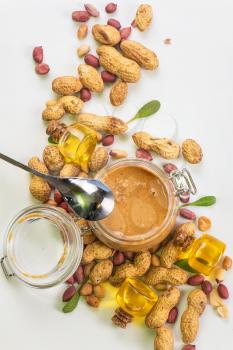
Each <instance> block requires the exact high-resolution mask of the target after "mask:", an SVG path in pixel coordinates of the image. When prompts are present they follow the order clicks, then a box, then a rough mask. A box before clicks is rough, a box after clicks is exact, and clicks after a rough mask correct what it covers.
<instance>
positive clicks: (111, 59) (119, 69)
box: [96, 45, 140, 83]
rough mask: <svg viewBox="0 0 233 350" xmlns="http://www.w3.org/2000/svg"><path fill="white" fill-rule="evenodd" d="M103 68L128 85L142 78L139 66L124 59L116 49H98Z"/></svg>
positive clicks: (106, 47) (102, 47) (105, 46)
mask: <svg viewBox="0 0 233 350" xmlns="http://www.w3.org/2000/svg"><path fill="white" fill-rule="evenodd" d="M96 52H97V54H98V55H99V61H100V64H101V66H103V67H104V69H106V70H107V71H108V72H110V73H112V74H115V75H116V76H117V77H118V78H120V79H121V80H123V81H125V82H126V83H136V82H137V81H138V80H139V78H140V67H139V65H138V64H137V63H136V62H135V61H133V60H131V59H129V58H126V57H124V56H123V55H122V54H121V53H120V52H118V51H117V50H116V49H115V48H114V47H111V46H107V45H103V46H100V47H98V48H97V49H96Z"/></svg>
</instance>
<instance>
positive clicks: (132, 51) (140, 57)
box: [120, 40, 159, 70]
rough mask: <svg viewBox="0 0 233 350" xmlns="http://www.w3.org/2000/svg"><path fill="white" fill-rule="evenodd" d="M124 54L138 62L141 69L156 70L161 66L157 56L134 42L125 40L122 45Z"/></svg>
mask: <svg viewBox="0 0 233 350" xmlns="http://www.w3.org/2000/svg"><path fill="white" fill-rule="evenodd" d="M120 47H121V50H122V51H123V54H124V55H125V56H126V57H128V58H131V59H132V60H134V61H136V62H137V63H138V64H139V66H140V67H142V68H145V69H148V70H154V69H156V68H158V66H159V60H158V58H157V56H156V54H155V53H154V52H153V51H152V50H150V49H148V48H146V47H145V46H144V45H142V44H140V43H138V42H137V41H133V40H123V41H122V42H121V44H120Z"/></svg>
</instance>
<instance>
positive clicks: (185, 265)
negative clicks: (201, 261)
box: [175, 259, 197, 273]
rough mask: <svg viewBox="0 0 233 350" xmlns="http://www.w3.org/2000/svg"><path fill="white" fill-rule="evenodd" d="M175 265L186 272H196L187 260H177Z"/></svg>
mask: <svg viewBox="0 0 233 350" xmlns="http://www.w3.org/2000/svg"><path fill="white" fill-rule="evenodd" d="M175 265H176V266H179V267H180V268H181V269H183V270H186V271H188V272H192V273H196V272H197V271H196V270H194V269H193V268H192V267H191V266H189V264H188V260H187V259H184V260H179V261H177V262H176V263H175Z"/></svg>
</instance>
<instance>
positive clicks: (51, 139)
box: [48, 136, 58, 145]
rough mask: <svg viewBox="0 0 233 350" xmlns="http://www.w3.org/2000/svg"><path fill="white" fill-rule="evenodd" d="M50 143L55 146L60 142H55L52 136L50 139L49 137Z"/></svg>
mask: <svg viewBox="0 0 233 350" xmlns="http://www.w3.org/2000/svg"><path fill="white" fill-rule="evenodd" d="M48 142H49V143H53V144H55V145H57V144H58V142H56V141H54V139H53V138H52V136H49V137H48Z"/></svg>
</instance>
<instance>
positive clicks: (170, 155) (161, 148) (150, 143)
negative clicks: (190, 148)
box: [132, 131, 180, 159]
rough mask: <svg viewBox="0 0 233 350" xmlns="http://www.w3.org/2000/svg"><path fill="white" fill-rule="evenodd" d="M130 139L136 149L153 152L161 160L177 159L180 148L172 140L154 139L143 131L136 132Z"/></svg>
mask: <svg viewBox="0 0 233 350" xmlns="http://www.w3.org/2000/svg"><path fill="white" fill-rule="evenodd" d="M132 138H133V141H134V143H135V144H136V146H137V147H138V148H142V149H144V150H147V151H154V152H156V153H157V154H158V155H160V156H161V157H162V158H165V159H175V158H178V157H179V154H180V146H179V145H178V144H177V143H176V142H174V141H172V140H169V139H167V138H160V139H159V138H155V137H152V136H151V135H150V134H148V133H147V132H144V131H140V132H136V133H135V134H133V136H132Z"/></svg>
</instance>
